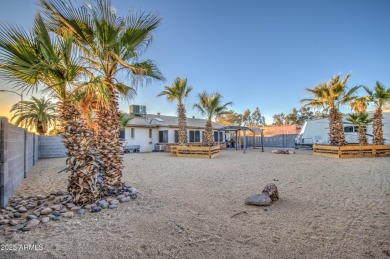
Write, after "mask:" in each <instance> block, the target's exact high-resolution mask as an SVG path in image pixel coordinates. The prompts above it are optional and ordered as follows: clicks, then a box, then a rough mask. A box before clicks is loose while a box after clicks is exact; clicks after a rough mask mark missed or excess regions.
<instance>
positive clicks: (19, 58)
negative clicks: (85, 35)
mask: <svg viewBox="0 0 390 259" xmlns="http://www.w3.org/2000/svg"><path fill="white" fill-rule="evenodd" d="M75 52H77V49H76V47H75V46H74V45H73V39H72V37H71V36H70V35H68V36H64V37H63V38H59V37H55V36H53V35H50V34H49V32H48V30H47V27H46V25H45V23H44V22H43V20H42V18H41V16H40V15H37V16H36V18H35V20H34V28H33V31H32V32H26V31H25V30H23V29H22V28H20V27H16V26H11V25H7V24H2V26H0V75H1V76H3V78H4V79H5V80H6V81H8V82H10V83H12V84H14V85H15V87H17V88H19V89H21V90H23V91H31V90H35V89H37V87H38V85H43V86H44V88H45V91H47V92H50V93H51V94H52V95H54V96H55V97H56V98H57V99H58V100H59V101H58V118H59V121H60V122H61V124H62V130H61V135H62V137H63V142H64V145H65V148H66V149H67V150H68V152H67V156H68V159H67V160H66V164H67V165H68V170H69V171H70V176H69V184H68V191H69V192H70V194H71V195H72V196H73V199H74V202H75V203H87V202H92V201H94V200H95V199H96V198H97V197H98V196H99V188H98V187H99V186H98V172H97V170H96V169H97V167H96V166H95V164H96V162H97V157H96V155H95V154H94V153H93V150H92V149H91V146H92V140H93V138H92V137H93V136H92V133H91V132H90V131H89V130H88V128H87V127H86V124H85V121H84V119H83V118H82V116H81V114H80V111H79V110H78V109H77V107H76V104H75V102H74V101H73V97H72V93H71V91H72V89H73V87H74V85H75V84H77V83H78V81H77V79H78V77H79V76H80V75H81V74H83V73H84V71H85V69H84V66H83V64H82V63H81V61H80V60H79V59H78V58H77V57H78V56H77V55H75Z"/></svg>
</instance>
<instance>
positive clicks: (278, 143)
mask: <svg viewBox="0 0 390 259" xmlns="http://www.w3.org/2000/svg"><path fill="white" fill-rule="evenodd" d="M296 137H297V135H296V134H282V135H276V136H272V137H264V138H263V141H264V147H275V148H294V147H295V138H296ZM241 143H242V139H241ZM246 145H247V147H253V137H252V136H247V137H246ZM256 147H261V137H256Z"/></svg>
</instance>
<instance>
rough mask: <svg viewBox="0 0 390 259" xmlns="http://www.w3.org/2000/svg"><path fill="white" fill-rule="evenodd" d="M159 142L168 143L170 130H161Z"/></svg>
mask: <svg viewBox="0 0 390 259" xmlns="http://www.w3.org/2000/svg"><path fill="white" fill-rule="evenodd" d="M158 142H160V143H168V130H160V131H159V132H158Z"/></svg>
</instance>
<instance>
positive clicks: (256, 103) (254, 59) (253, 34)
mask: <svg viewBox="0 0 390 259" xmlns="http://www.w3.org/2000/svg"><path fill="white" fill-rule="evenodd" d="M37 3H38V0H12V1H4V2H3V3H2V4H1V9H0V20H1V21H6V22H9V23H13V24H17V25H21V26H23V27H25V28H31V24H32V21H33V18H34V15H35V14H36V13H37V11H38V9H39V6H38V4H37ZM80 3H81V1H80ZM112 3H113V6H114V7H115V8H116V10H117V12H118V15H120V16H124V15H126V14H127V11H129V10H136V11H152V12H157V13H159V16H160V17H161V19H162V21H161V25H160V26H159V27H158V28H157V30H156V31H155V32H154V34H153V35H154V36H153V37H154V38H153V43H152V45H151V46H150V47H149V49H148V50H147V52H146V53H145V54H144V55H143V56H142V58H143V59H153V60H154V61H156V63H157V64H158V66H159V68H160V70H161V71H162V73H163V75H164V77H165V78H166V81H165V82H152V83H150V84H148V85H145V86H142V87H138V88H137V96H136V97H135V98H134V99H133V100H132V101H131V103H125V102H121V104H120V110H122V111H128V110H129V105H130V104H138V105H146V106H147V112H148V113H154V114H155V113H157V112H160V113H161V114H164V115H175V114H176V103H168V102H167V101H166V99H165V98H164V97H157V94H158V93H159V92H161V91H162V90H163V88H164V86H166V85H170V84H172V83H173V81H174V80H175V78H176V77H186V78H187V80H188V85H190V86H192V87H193V88H194V90H193V91H192V92H191V94H190V96H189V98H188V99H186V100H185V105H186V110H187V116H188V117H190V116H196V117H198V118H200V117H201V115H200V114H199V113H198V112H197V111H196V110H194V109H193V108H192V107H193V104H194V103H196V102H198V100H197V95H198V93H200V92H202V91H204V90H206V91H208V92H214V91H219V92H220V93H221V94H222V95H223V97H224V101H225V102H230V101H231V102H233V103H234V105H233V106H232V109H233V110H235V111H236V112H238V113H243V112H244V111H245V110H246V109H250V110H251V111H253V110H254V109H255V108H256V107H259V108H260V110H261V113H262V115H264V116H265V118H266V122H267V123H272V116H273V115H274V114H277V113H281V112H283V113H285V114H287V113H290V112H291V110H292V109H293V108H294V107H296V108H299V107H300V106H301V104H300V102H299V100H300V99H303V98H309V97H310V96H309V95H307V94H306V91H305V89H306V88H312V87H314V86H315V85H317V84H318V83H321V82H327V81H329V80H330V78H331V77H332V76H334V75H338V74H341V77H342V78H343V77H344V76H345V75H346V74H347V73H350V72H352V75H351V78H350V79H349V81H348V86H349V87H352V86H355V85H367V86H369V87H373V86H374V84H375V82H376V81H380V82H381V83H382V84H384V85H385V86H386V87H390V47H389V46H390V45H389V44H390V16H389V15H388V14H389V12H390V1H388V0H344V1H339V0H326V1H325V0H323V1H320V0H295V1H291V0H242V1H237V0H236V1H233V0H223V1H222V0H215V1H210V0H196V1H195V0H192V1H182V0H164V1H161V0H133V1H131V0H113V1H112ZM11 87H12V86H10V85H6V84H5V83H4V82H1V81H0V89H11ZM360 93H361V94H363V92H362V91H361V92H360ZM34 95H37V94H34ZM23 98H24V99H28V96H27V95H26V94H24V97H23ZM19 100H20V97H19V96H17V95H15V94H11V93H0V115H6V116H9V114H8V111H9V110H10V108H11V106H12V104H14V103H16V102H17V101H19Z"/></svg>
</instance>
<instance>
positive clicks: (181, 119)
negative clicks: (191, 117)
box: [177, 103, 187, 146]
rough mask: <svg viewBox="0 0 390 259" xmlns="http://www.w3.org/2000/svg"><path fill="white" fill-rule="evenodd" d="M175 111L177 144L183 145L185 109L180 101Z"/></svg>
mask: <svg viewBox="0 0 390 259" xmlns="http://www.w3.org/2000/svg"><path fill="white" fill-rule="evenodd" d="M177 113H178V115H179V131H178V134H179V136H178V137H179V145H180V146H185V145H186V144H187V118H186V109H185V107H184V105H183V104H182V103H178V105H177Z"/></svg>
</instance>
